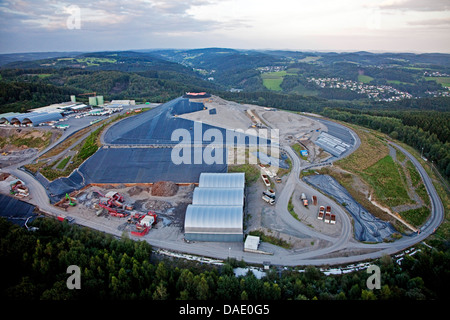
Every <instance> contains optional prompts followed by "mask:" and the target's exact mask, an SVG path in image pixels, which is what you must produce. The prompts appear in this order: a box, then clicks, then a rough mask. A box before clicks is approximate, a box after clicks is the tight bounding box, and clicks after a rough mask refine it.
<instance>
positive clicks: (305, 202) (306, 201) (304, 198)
mask: <svg viewBox="0 0 450 320" xmlns="http://www.w3.org/2000/svg"><path fill="white" fill-rule="evenodd" d="M300 199H301V200H302V201H303V205H304V206H305V207H307V206H308V199H306V195H305V194H304V193H302V196H301V197H300Z"/></svg>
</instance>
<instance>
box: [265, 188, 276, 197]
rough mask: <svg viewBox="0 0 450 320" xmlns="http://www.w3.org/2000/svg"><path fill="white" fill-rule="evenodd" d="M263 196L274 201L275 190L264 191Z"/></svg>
mask: <svg viewBox="0 0 450 320" xmlns="http://www.w3.org/2000/svg"><path fill="white" fill-rule="evenodd" d="M263 194H264V195H266V196H268V197H269V198H272V199H275V190H273V189H267V190H266V191H263Z"/></svg>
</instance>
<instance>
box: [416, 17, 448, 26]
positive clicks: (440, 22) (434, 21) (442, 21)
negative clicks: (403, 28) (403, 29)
mask: <svg viewBox="0 0 450 320" xmlns="http://www.w3.org/2000/svg"><path fill="white" fill-rule="evenodd" d="M408 24H409V25H412V26H450V18H443V19H428V20H418V21H410V22H408Z"/></svg>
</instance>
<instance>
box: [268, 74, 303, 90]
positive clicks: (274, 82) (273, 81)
mask: <svg viewBox="0 0 450 320" xmlns="http://www.w3.org/2000/svg"><path fill="white" fill-rule="evenodd" d="M287 75H297V73H290V72H287V71H276V72H267V73H263V74H261V78H262V80H263V85H264V86H265V87H266V88H267V89H269V90H273V91H281V90H282V89H281V87H280V85H281V83H282V82H283V79H284V77H285V76H287Z"/></svg>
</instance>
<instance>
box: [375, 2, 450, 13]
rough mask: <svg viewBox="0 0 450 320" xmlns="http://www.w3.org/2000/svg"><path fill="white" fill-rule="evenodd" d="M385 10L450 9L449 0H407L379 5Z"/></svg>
mask: <svg viewBox="0 0 450 320" xmlns="http://www.w3.org/2000/svg"><path fill="white" fill-rule="evenodd" d="M379 8H380V9H385V10H401V11H449V10H450V1H449V0H407V1H397V2H395V3H387V4H382V5H380V6H379Z"/></svg>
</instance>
